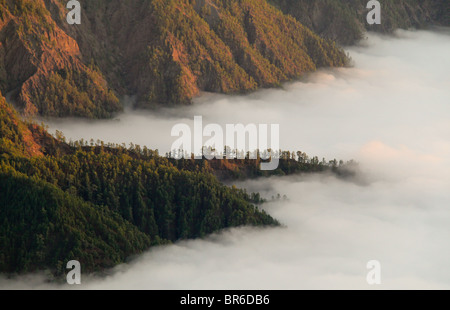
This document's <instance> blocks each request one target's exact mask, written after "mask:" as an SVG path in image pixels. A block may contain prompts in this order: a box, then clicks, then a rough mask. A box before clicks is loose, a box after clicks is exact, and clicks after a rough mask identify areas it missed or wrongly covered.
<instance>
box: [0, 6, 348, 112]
mask: <svg viewBox="0 0 450 310" xmlns="http://www.w3.org/2000/svg"><path fill="white" fill-rule="evenodd" d="M66 3H67V1H64V0H18V1H3V2H0V12H1V22H0V44H1V46H0V87H1V91H2V92H3V93H10V92H13V95H14V96H13V98H15V99H16V101H17V105H18V106H19V107H20V108H22V109H23V111H24V112H25V113H27V114H36V113H39V114H42V115H52V116H68V115H75V116H87V117H106V116H109V115H110V114H111V113H113V112H115V111H118V110H119V109H120V106H119V104H118V100H117V97H116V95H123V94H130V93H131V94H137V95H138V102H139V104H140V105H143V106H146V105H152V104H180V103H189V102H190V101H191V99H192V98H193V97H194V96H196V95H197V94H198V93H199V92H200V91H202V90H205V91H213V92H223V93H233V92H241V91H248V90H253V89H256V88H258V87H268V86H274V85H277V84H279V83H280V82H282V81H285V80H288V79H292V78H295V77H298V76H300V75H301V74H302V73H304V72H308V71H312V70H315V69H316V68H317V67H319V66H342V65H344V64H345V62H346V58H345V55H344V54H343V53H342V51H341V50H340V49H338V48H337V47H335V46H334V44H333V43H331V42H328V41H325V40H323V39H321V38H320V37H318V36H317V35H315V34H314V33H312V32H311V31H310V30H309V29H307V28H306V27H304V26H303V25H301V24H300V23H299V22H298V21H296V20H295V19H294V18H292V17H289V16H286V15H284V14H283V13H281V12H280V11H279V10H277V9H276V8H274V7H273V6H271V5H269V4H268V3H267V2H266V1H259V0H258V1H257V0H242V1H225V0H215V1H212V0H209V1H205V0H199V1H187V0H181V1H166V0H130V1H126V2H124V1H120V0H111V1H106V0H98V1H95V2H94V1H90V2H83V4H82V5H83V8H82V23H81V25H68V24H67V22H66V14H67V12H68V10H67V9H66V8H65V5H66ZM106 81H107V82H106ZM109 88H111V89H114V91H115V92H114V93H113V92H112V91H110V90H109Z"/></svg>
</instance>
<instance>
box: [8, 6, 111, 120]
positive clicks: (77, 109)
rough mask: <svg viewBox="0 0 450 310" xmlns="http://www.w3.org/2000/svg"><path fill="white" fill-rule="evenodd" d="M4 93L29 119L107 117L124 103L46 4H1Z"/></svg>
mask: <svg viewBox="0 0 450 310" xmlns="http://www.w3.org/2000/svg"><path fill="white" fill-rule="evenodd" d="M0 68H1V69H0V90H1V92H2V93H4V94H6V93H9V92H12V93H13V95H14V96H13V98H15V99H16V101H17V105H18V106H19V107H20V108H21V109H22V110H23V112H24V113H25V114H28V115H34V114H36V113H39V114H42V115H49V116H65V115H73V116H86V117H107V116H109V115H111V113H113V112H115V111H119V110H120V105H119V101H118V99H117V98H116V96H115V95H114V94H113V92H112V91H110V90H109V89H108V87H107V83H106V80H105V79H104V78H103V76H102V74H101V73H100V72H99V71H97V70H96V68H95V67H93V66H91V67H89V66H87V65H86V64H85V63H83V62H82V60H81V54H80V50H79V47H78V44H77V42H76V41H75V40H74V39H73V38H71V37H70V36H69V35H67V34H66V33H65V32H64V31H63V30H61V29H60V28H59V27H58V26H57V25H56V24H55V22H54V21H53V19H52V16H51V14H50V13H49V12H48V10H47V9H46V7H45V4H44V1H43V0H14V1H2V2H0Z"/></svg>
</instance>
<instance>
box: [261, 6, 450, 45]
mask: <svg viewBox="0 0 450 310" xmlns="http://www.w3.org/2000/svg"><path fill="white" fill-rule="evenodd" d="M269 2H271V3H272V4H273V5H274V6H275V7H277V8H279V9H281V10H282V11H283V12H284V13H286V14H289V15H292V16H293V17H295V18H296V19H297V20H298V21H299V22H301V23H302V24H304V25H305V26H307V27H309V28H310V29H312V30H313V31H315V32H316V33H318V34H319V35H321V36H322V37H324V38H327V39H331V40H335V41H337V42H338V43H339V44H344V45H350V44H353V43H355V42H356V41H358V40H359V39H360V38H361V37H362V35H363V32H364V31H366V30H370V31H377V32H383V33H390V32H392V31H394V30H395V29H398V28H403V29H407V28H411V27H415V28H421V27H425V26H427V25H445V26H450V1H448V0H424V1H417V0H384V1H380V3H381V8H382V22H381V24H380V25H369V24H368V23H367V22H366V16H367V13H368V11H369V10H368V9H367V8H366V5H367V2H368V1H367V0H313V1H311V0H269Z"/></svg>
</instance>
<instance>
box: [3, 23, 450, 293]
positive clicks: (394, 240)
mask: <svg viewBox="0 0 450 310" xmlns="http://www.w3.org/2000/svg"><path fill="white" fill-rule="evenodd" d="M449 50H450V31H449V30H448V29H444V30H441V31H440V32H423V31H420V32H406V31H400V32H398V33H397V35H396V37H395V38H394V37H381V36H376V35H370V36H369V39H368V40H366V41H364V42H363V43H362V44H361V46H358V47H353V48H351V49H349V52H350V55H351V56H352V58H353V60H354V63H355V67H354V68H346V69H337V70H321V71H319V72H317V73H314V74H310V75H308V76H307V77H305V78H304V79H303V80H302V81H300V82H295V83H289V84H287V85H285V86H284V88H283V89H277V90H273V89H272V90H262V91H258V92H256V93H253V94H251V95H247V96H233V97H230V96H218V95H210V94H206V95H205V96H204V97H202V98H200V99H199V100H198V102H197V103H196V104H195V105H194V106H192V107H186V108H180V109H167V110H163V111H162V112H159V113H150V112H127V113H125V114H123V115H121V116H119V117H118V120H114V121H97V122H95V123H91V122H84V124H83V126H80V123H79V122H72V121H68V120H64V121H59V122H52V123H51V125H50V128H51V130H54V129H59V130H62V131H63V132H64V133H65V134H66V136H67V137H70V138H72V139H79V138H84V139H90V138H94V139H102V140H104V141H112V142H117V143H121V142H134V143H137V144H141V145H147V146H149V147H151V148H158V149H160V150H161V151H162V152H165V151H168V150H169V147H170V145H171V143H172V142H173V138H171V137H170V129H171V128H172V126H173V125H174V124H176V123H178V122H186V123H188V122H190V121H192V120H193V117H194V115H202V116H203V118H204V121H205V122H207V123H208V122H209V123H219V124H225V123H232V124H234V123H244V124H248V123H257V124H258V123H269V124H270V123H278V124H280V131H281V144H280V145H281V148H282V149H288V150H302V151H304V152H306V153H308V154H309V155H317V156H319V157H320V158H321V157H326V158H328V159H333V158H337V159H352V158H353V159H355V160H357V161H358V162H360V164H361V170H362V171H363V173H364V175H365V178H366V179H368V180H369V183H368V184H365V185H358V184H355V183H352V182H346V181H342V180H338V179H336V178H334V177H332V176H317V175H310V176H292V177H286V178H270V179H261V180H256V181H248V182H244V183H239V184H236V185H238V186H241V187H245V188H248V189H249V190H251V191H260V192H261V193H262V194H263V195H266V196H268V197H270V196H271V195H274V194H277V193H280V194H281V195H284V194H285V195H287V197H288V200H286V201H276V202H272V203H268V204H267V205H266V206H265V209H266V210H267V211H268V212H269V213H270V214H271V215H273V216H274V217H276V218H277V219H279V220H280V221H281V222H282V223H284V224H285V225H286V227H283V228H276V229H253V228H240V229H233V230H228V231H225V232H222V233H220V234H217V235H213V236H210V237H209V238H207V239H205V240H193V241H183V242H180V243H177V244H175V245H172V246H168V247H161V248H154V249H152V250H150V251H149V252H148V253H146V254H144V255H142V256H139V257H137V258H136V259H135V260H133V262H131V263H130V264H125V265H122V266H119V267H117V268H116V269H114V270H113V271H112V273H111V276H109V277H102V278H88V277H85V278H83V285H82V288H89V289H100V288H101V289H103V288H106V289H110V288H114V289H115V288H125V289H129V288H131V289H348V288H353V289H355V288H356V289H372V288H374V287H372V286H369V285H368V284H367V282H366V274H367V272H368V270H367V269H366V264H367V262H368V261H369V260H373V259H375V260H378V261H380V263H381V268H382V285H380V286H377V287H375V288H381V289H412V288H414V289H417V288H425V289H428V288H429V289H432V288H442V289H449V288H450V270H449V268H448V266H447V264H448V261H449V259H450V246H449V239H448V238H449V237H450V225H449V223H450V205H449V202H450V191H449V186H450V122H449V121H448V120H449V117H450V78H449V77H448V72H450V63H449V61H448V51H449ZM0 287H1V288H11V287H14V288H17V287H18V288H25V287H32V288H43V287H48V285H46V284H44V283H43V282H42V279H41V278H36V277H32V278H31V279H30V278H29V279H26V280H25V279H16V280H9V281H6V280H4V281H1V282H0ZM62 288H67V287H66V286H63V287H62Z"/></svg>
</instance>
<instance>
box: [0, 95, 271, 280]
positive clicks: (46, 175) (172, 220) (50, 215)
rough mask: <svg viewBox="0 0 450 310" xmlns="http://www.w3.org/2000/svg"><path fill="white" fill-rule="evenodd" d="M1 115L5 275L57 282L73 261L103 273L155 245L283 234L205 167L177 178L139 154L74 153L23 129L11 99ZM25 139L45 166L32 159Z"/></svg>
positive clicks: (250, 198) (0, 259)
mask: <svg viewBox="0 0 450 310" xmlns="http://www.w3.org/2000/svg"><path fill="white" fill-rule="evenodd" d="M0 107H1V109H0V111H2V113H1V114H0V117H1V118H0V124H1V128H0V129H1V131H0V150H1V152H0V223H1V226H0V272H8V273H11V272H25V271H34V270H37V269H44V268H48V269H50V270H52V271H53V272H55V273H59V272H62V271H63V270H64V267H65V266H64V264H65V263H66V262H67V261H69V260H72V259H76V260H79V261H80V262H81V263H82V265H83V270H84V271H95V270H100V269H102V268H106V267H111V266H113V265H115V264H117V263H120V262H123V261H124V260H125V259H126V258H127V257H128V256H130V255H133V254H136V253H140V252H142V251H143V250H145V249H147V248H148V247H149V246H151V245H157V244H162V243H167V242H173V241H176V240H179V239H183V238H197V237H203V236H205V235H207V234H210V233H212V232H215V231H218V230H220V229H223V228H226V227H235V226H241V225H258V226H259V225H278V222H277V221H276V220H274V219H273V218H272V217H270V216H269V215H268V214H266V213H265V212H264V211H262V210H259V209H258V207H257V206H256V205H255V204H259V203H261V202H262V200H260V199H259V198H258V199H257V197H258V196H256V195H249V194H247V193H246V192H245V191H243V190H240V189H237V188H234V187H231V188H230V187H227V186H224V185H222V184H221V183H220V182H219V181H218V180H217V178H216V177H215V176H214V175H213V174H212V173H211V171H209V170H208V169H207V168H206V167H205V168H204V169H200V168H199V167H193V169H192V170H188V169H178V168H177V167H175V166H174V165H173V164H172V163H171V162H170V161H169V160H168V159H167V158H164V157H161V156H159V155H158V153H157V152H155V151H151V150H148V149H146V148H144V149H141V148H140V147H138V146H133V147H132V148H130V149H125V148H122V147H108V146H105V145H104V144H102V143H100V145H99V146H85V145H84V144H83V145H82V144H81V143H75V144H73V145H72V146H70V145H68V144H66V143H64V142H63V141H58V140H56V139H54V138H51V137H50V136H49V135H48V134H47V133H46V132H45V130H44V129H42V128H40V127H38V126H36V125H28V126H27V125H26V124H24V123H23V122H22V121H20V119H19V118H18V117H17V115H16V114H15V113H14V111H13V110H12V108H11V107H10V106H9V105H8V104H7V103H6V102H5V100H4V98H2V99H1V100H0ZM3 111H6V113H4V112H3ZM27 127H29V128H30V129H31V130H30V129H27V130H28V133H24V130H25V128H27ZM27 135H31V137H29V138H28V139H30V140H31V141H33V143H36V142H35V141H39V142H40V144H39V152H40V156H39V155H37V156H31V155H30V152H29V148H30V145H27V144H26V140H27V139H24V137H26V136H27ZM60 139H61V140H63V138H62V136H60ZM31 146H32V145H31ZM43 154H45V155H43Z"/></svg>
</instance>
